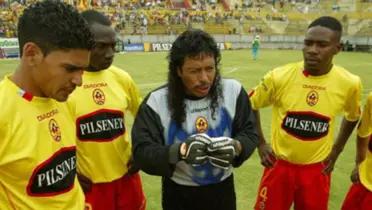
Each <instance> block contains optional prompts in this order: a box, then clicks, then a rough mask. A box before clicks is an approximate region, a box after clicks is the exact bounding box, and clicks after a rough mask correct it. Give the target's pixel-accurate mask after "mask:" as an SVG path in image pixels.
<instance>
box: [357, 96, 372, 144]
mask: <svg viewBox="0 0 372 210" xmlns="http://www.w3.org/2000/svg"><path fill="white" fill-rule="evenodd" d="M357 132H358V136H360V137H363V138H365V137H368V136H370V135H371V134H372V93H370V94H369V96H368V99H367V103H366V105H365V106H364V110H363V114H362V118H361V120H360V122H359V126H358V131H357Z"/></svg>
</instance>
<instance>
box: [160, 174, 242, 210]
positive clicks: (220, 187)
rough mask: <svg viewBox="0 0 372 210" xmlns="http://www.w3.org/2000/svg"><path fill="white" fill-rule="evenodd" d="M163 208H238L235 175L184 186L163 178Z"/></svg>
mask: <svg viewBox="0 0 372 210" xmlns="http://www.w3.org/2000/svg"><path fill="white" fill-rule="evenodd" d="M162 184H163V187H162V206H163V210H236V197H235V189H234V177H233V175H231V176H230V177H228V178H227V179H225V180H224V181H222V182H220V183H217V184H211V185H206V186H184V185H179V184H177V183H175V182H173V181H172V180H171V179H169V178H164V177H163V179H162Z"/></svg>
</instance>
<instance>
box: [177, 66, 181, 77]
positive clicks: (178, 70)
mask: <svg viewBox="0 0 372 210" xmlns="http://www.w3.org/2000/svg"><path fill="white" fill-rule="evenodd" d="M177 75H178V76H179V77H181V76H182V69H181V68H179V67H178V68H177Z"/></svg>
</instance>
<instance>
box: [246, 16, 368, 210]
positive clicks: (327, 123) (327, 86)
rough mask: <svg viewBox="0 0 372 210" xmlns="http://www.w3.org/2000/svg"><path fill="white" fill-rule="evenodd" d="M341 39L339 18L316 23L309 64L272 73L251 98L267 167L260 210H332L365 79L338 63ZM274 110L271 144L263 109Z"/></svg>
mask: <svg viewBox="0 0 372 210" xmlns="http://www.w3.org/2000/svg"><path fill="white" fill-rule="evenodd" d="M341 35H342V26H341V23H340V22H339V21H338V20H337V19H335V18H333V17H328V16H323V17H320V18H318V19H316V20H314V21H313V22H312V23H311V24H310V25H309V27H308V29H307V32H306V34H305V40H304V48H303V56H304V62H299V63H292V64H288V65H286V66H283V67H279V68H276V69H274V70H273V71H270V72H269V73H268V74H266V76H265V77H264V78H263V80H262V81H261V83H260V84H259V85H258V86H257V87H256V88H255V89H254V91H252V92H251V94H250V95H251V98H250V99H251V102H252V107H253V109H254V110H257V111H255V114H256V117H257V119H258V120H257V122H258V125H257V127H258V129H259V136H260V144H259V147H258V148H259V149H258V152H259V156H260V158H261V163H262V165H263V166H264V167H265V169H264V174H263V176H262V179H261V184H260V186H259V190H258V194H257V201H256V205H255V209H256V210H262V209H264V210H289V209H290V207H291V206H292V203H294V209H295V210H314V209H316V210H326V209H328V198H329V188H330V175H331V172H332V170H333V168H334V165H335V162H336V160H337V158H338V156H339V155H340V153H341V152H342V150H343V148H344V146H345V143H346V141H347V139H348V138H349V136H350V134H351V132H352V131H353V129H354V127H355V125H356V124H357V122H358V119H359V116H360V96H361V81H360V78H359V77H358V76H356V75H353V74H351V73H350V72H348V71H347V70H345V69H344V68H342V67H339V66H336V65H334V64H333V61H332V60H333V57H334V56H335V55H336V54H337V53H338V52H339V51H340V50H341V44H340V40H341ZM269 105H273V117H272V119H273V122H272V123H271V126H272V128H271V131H272V134H271V145H269V144H268V143H267V142H266V139H265V137H264V135H263V131H262V129H261V124H260V120H259V119H260V116H259V109H260V108H263V107H266V106H269ZM340 114H344V117H343V120H342V123H341V127H340V130H339V133H338V136H337V138H336V141H335V142H334V143H333V134H334V129H335V117H336V116H337V115H340ZM315 198H316V199H315Z"/></svg>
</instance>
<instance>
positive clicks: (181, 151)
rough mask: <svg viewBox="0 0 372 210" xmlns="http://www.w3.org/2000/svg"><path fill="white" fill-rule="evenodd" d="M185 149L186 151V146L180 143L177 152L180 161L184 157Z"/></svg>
mask: <svg viewBox="0 0 372 210" xmlns="http://www.w3.org/2000/svg"><path fill="white" fill-rule="evenodd" d="M186 149H187V148H186V144H185V143H182V144H181V146H180V151H179V154H180V157H181V159H184V157H185V156H186Z"/></svg>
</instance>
